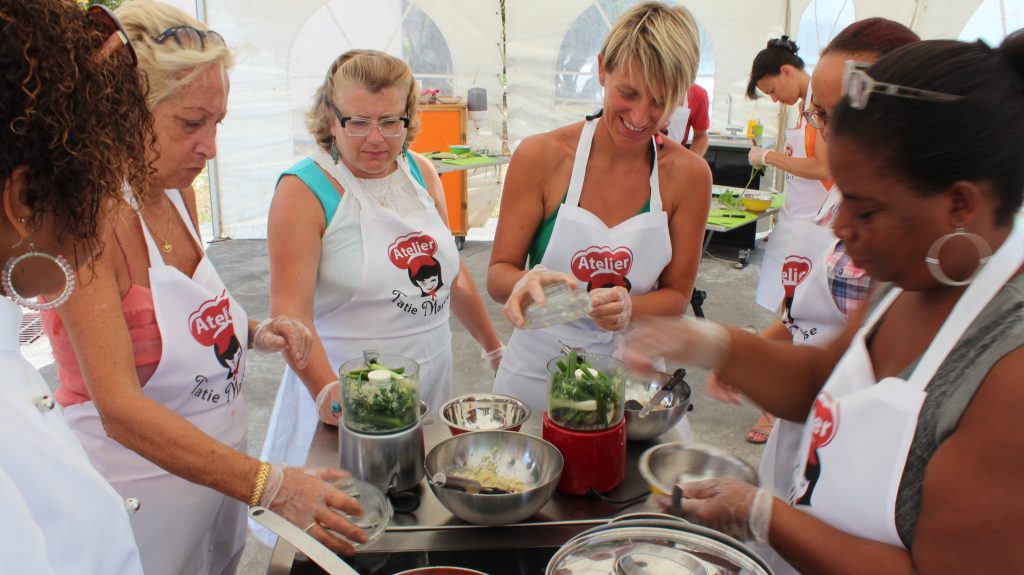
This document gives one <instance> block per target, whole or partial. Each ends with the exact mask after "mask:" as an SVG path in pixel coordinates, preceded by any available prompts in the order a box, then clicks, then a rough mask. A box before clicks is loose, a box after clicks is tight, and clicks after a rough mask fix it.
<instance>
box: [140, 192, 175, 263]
mask: <svg viewBox="0 0 1024 575" xmlns="http://www.w3.org/2000/svg"><path fill="white" fill-rule="evenodd" d="M167 202H168V203H170V199H168V200H167ZM166 209H167V226H166V227H165V228H164V229H165V231H166V233H167V235H170V233H171V210H173V209H174V206H170V205H169V206H167V208H166ZM142 221H143V222H145V223H146V227H147V228H149V232H150V233H151V234H153V237H154V238H155V239H156V240H157V241H158V242H160V249H161V250H163V252H164V253H165V254H169V253H171V252H172V251H174V246H172V245H171V242H169V241H167V240H165V239H164V237H166V236H163V235H161V234H158V233H156V228H154V227H153V226H152V224H150V223H149V222H147V221H146V218H145V217H143V218H142Z"/></svg>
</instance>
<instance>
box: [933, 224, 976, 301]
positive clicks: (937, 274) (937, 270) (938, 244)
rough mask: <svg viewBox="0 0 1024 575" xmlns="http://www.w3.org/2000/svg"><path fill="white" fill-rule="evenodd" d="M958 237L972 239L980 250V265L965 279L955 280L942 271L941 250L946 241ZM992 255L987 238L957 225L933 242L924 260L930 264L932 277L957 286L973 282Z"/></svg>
mask: <svg viewBox="0 0 1024 575" xmlns="http://www.w3.org/2000/svg"><path fill="white" fill-rule="evenodd" d="M956 237H962V238H965V239H968V240H970V241H971V243H972V244H974V247H975V249H977V250H978V265H977V267H975V268H974V271H973V272H971V275H970V276H969V277H967V278H966V279H963V280H955V279H953V278H951V277H949V276H947V275H946V272H944V271H942V262H940V261H939V252H941V251H942V246H944V245H946V242H948V241H949V240H951V239H953V238H956ZM991 257H992V246H990V245H988V242H986V241H985V238H983V237H981V236H979V235H978V234H972V233H970V232H967V231H964V228H963V226H957V228H956V230H955V231H954V232H953V233H951V234H946V235H944V236H941V237H939V238H938V239H936V240H935V241H934V242H932V245H931V246H930V247H929V248H928V255H927V257H925V258H924V261H925V263H926V264H928V272H929V273H930V274H932V277H933V278H935V280H936V281H938V282H939V283H941V284H943V285H947V286H952V287H957V286H965V285H967V284H969V283H971V281H973V280H974V278H975V277H977V275H978V272H980V271H981V268H982V267H984V266H985V263H986V262H988V260H989V258H991Z"/></svg>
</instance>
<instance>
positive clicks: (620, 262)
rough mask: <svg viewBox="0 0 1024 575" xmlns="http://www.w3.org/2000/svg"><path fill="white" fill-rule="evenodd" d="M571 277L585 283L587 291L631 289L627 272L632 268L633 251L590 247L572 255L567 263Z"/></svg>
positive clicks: (624, 248) (618, 248) (622, 248)
mask: <svg viewBox="0 0 1024 575" xmlns="http://www.w3.org/2000/svg"><path fill="white" fill-rule="evenodd" d="M569 267H570V268H571V269H572V275H574V276H576V279H578V280H580V281H582V282H587V291H588V292H589V291H591V290H593V289H595V288H609V287H619V286H621V287H624V288H626V291H629V289H630V288H631V287H632V283H631V282H630V281H629V278H628V277H626V276H627V275H629V270H630V269H631V268H632V267H633V251H632V250H630V249H629V248H627V247H624V246H622V247H617V248H614V249H612V248H610V247H608V246H590V247H589V248H586V249H584V250H580V251H578V252H576V253H575V254H573V256H572V259H571V260H570V261H569Z"/></svg>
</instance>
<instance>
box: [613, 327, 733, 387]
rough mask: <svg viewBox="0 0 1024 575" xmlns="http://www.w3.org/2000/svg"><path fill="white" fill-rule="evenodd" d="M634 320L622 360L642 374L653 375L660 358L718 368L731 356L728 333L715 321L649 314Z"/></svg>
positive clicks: (712, 368) (706, 367) (689, 364)
mask: <svg viewBox="0 0 1024 575" xmlns="http://www.w3.org/2000/svg"><path fill="white" fill-rule="evenodd" d="M635 323H636V327H635V328H634V329H633V330H632V331H631V332H630V333H628V334H627V335H626V346H625V350H624V353H623V358H622V359H623V360H624V361H625V362H626V365H628V366H629V368H630V369H633V370H634V371H636V372H637V373H639V374H640V375H653V374H654V368H655V363H654V362H655V361H656V360H657V359H658V358H664V359H666V360H670V361H675V362H677V363H681V364H683V365H685V366H687V367H701V368H705V369H711V370H715V369H719V368H721V367H722V365H724V363H725V361H726V359H728V357H729V346H730V338H729V332H728V330H726V329H725V328H724V327H722V326H721V325H718V324H717V323H715V322H712V321H708V320H705V319H693V318H691V317H687V316H683V317H680V318H671V319H670V318H664V317H659V318H652V317H646V318H643V319H642V320H637V321H636V322H635Z"/></svg>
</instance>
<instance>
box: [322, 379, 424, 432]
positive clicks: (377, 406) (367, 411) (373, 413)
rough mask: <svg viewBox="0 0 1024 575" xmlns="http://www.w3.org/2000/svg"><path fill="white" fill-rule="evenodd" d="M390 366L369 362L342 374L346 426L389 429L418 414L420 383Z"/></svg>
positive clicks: (405, 425)
mask: <svg viewBox="0 0 1024 575" xmlns="http://www.w3.org/2000/svg"><path fill="white" fill-rule="evenodd" d="M404 372H405V369H404V368H401V367H399V368H395V369H391V368H388V367H386V366H383V365H380V364H376V363H371V364H370V365H368V366H367V367H365V368H363V369H358V370H354V371H349V372H348V373H345V374H344V386H345V389H344V390H342V394H341V395H342V403H343V405H342V417H343V420H344V423H345V426H346V427H348V428H349V429H351V430H353V431H360V432H363V433H391V432H394V431H401V430H402V429H406V428H408V427H411V426H413V425H414V424H415V423H416V421H417V419H418V418H419V409H420V401H419V399H420V398H419V385H418V384H417V382H416V381H414V380H413V379H411V378H408V377H406V376H405V375H403V374H404Z"/></svg>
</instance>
